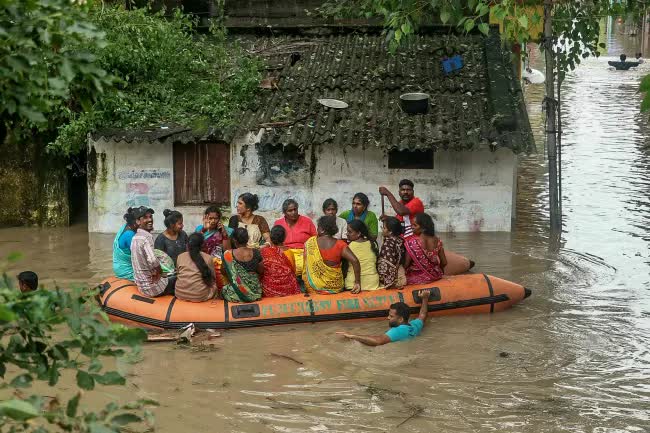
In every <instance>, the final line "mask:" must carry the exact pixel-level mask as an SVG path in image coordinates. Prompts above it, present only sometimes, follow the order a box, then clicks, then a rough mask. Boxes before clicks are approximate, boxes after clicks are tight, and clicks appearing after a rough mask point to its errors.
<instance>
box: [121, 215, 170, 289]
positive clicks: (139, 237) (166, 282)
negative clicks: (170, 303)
mask: <svg viewBox="0 0 650 433" xmlns="http://www.w3.org/2000/svg"><path fill="white" fill-rule="evenodd" d="M133 214H134V216H135V221H136V223H137V225H138V231H137V232H136V233H135V235H134V236H133V240H132V241H131V262H132V263H133V277H134V281H135V284H136V285H137V286H138V290H139V291H140V293H142V294H143V295H145V296H149V297H151V298H153V297H156V296H161V295H173V294H174V285H175V283H176V278H175V277H170V278H167V277H166V276H163V275H162V269H161V266H160V261H159V260H158V258H157V257H156V254H155V253H154V251H153V250H154V245H153V236H152V235H151V232H152V231H153V214H154V211H153V209H151V208H148V207H146V206H140V207H139V208H137V209H134V210H133Z"/></svg>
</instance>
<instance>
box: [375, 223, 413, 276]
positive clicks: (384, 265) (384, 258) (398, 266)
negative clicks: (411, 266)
mask: <svg viewBox="0 0 650 433" xmlns="http://www.w3.org/2000/svg"><path fill="white" fill-rule="evenodd" d="M403 233H404V227H403V226H402V223H401V222H400V220H398V219H397V218H395V217H386V218H384V229H383V232H382V234H383V236H384V243H383V244H382V245H381V249H380V250H379V259H378V260H377V272H378V273H379V284H380V285H381V286H382V287H384V288H386V289H394V288H401V287H404V286H405V285H406V275H405V273H404V260H405V256H406V249H405V248H404V239H402V234H403Z"/></svg>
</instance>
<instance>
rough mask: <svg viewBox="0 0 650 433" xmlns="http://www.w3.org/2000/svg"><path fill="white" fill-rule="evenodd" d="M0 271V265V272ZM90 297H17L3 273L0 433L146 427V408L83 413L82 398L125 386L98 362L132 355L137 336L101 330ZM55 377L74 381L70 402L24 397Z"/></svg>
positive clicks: (87, 293) (83, 292)
mask: <svg viewBox="0 0 650 433" xmlns="http://www.w3.org/2000/svg"><path fill="white" fill-rule="evenodd" d="M18 257H19V256H18V255H16V254H12V255H10V256H9V258H8V260H9V261H15V260H17V259H18ZM6 266H7V263H6V262H5V263H0V269H2V268H5V269H6ZM94 295H95V293H94V291H92V290H88V289H72V290H61V289H59V288H57V289H56V290H46V289H43V288H41V289H39V290H36V291H33V292H28V293H21V292H20V290H18V289H16V288H13V284H12V279H11V278H9V277H8V276H7V274H6V273H5V274H3V276H2V277H0V395H1V396H2V398H1V399H0V432H2V433H4V432H35V433H44V432H48V431H67V432H84V433H85V432H88V433H108V432H119V431H120V428H121V427H122V426H124V425H125V424H130V423H142V424H145V425H149V426H151V424H152V422H153V418H152V415H151V413H150V412H149V411H148V410H147V409H146V407H147V406H150V405H155V404H156V403H155V402H153V401H149V400H139V401H135V402H133V403H127V404H119V403H109V404H108V405H106V406H105V407H104V409H103V410H100V411H94V410H87V409H86V408H85V405H84V400H83V399H82V398H81V397H82V392H86V393H87V392H90V391H92V390H93V389H94V388H95V386H96V385H97V384H99V385H118V386H121V385H124V384H125V382H126V381H125V378H124V376H123V375H122V374H120V373H118V372H117V371H113V370H108V371H107V370H106V369H105V368H104V365H103V364H104V361H106V360H107V359H110V358H118V357H124V356H125V355H129V354H133V353H137V350H138V348H139V345H140V343H141V342H142V341H143V339H144V337H145V335H144V331H142V330H139V329H128V328H125V327H123V326H121V325H112V324H110V323H108V321H107V318H106V316H105V314H104V313H103V312H101V311H100V310H99V308H98V306H97V304H96V302H95V300H94ZM134 351H135V352H134ZM62 374H66V375H70V376H71V377H74V378H75V381H76V387H77V390H75V391H73V393H72V395H70V396H67V397H65V398H64V397H62V396H52V395H51V394H52V393H53V392H54V391H50V392H48V393H47V394H48V396H45V395H43V394H39V393H31V394H30V391H29V390H30V388H31V387H32V385H33V384H36V383H39V382H40V383H41V384H46V385H49V386H50V387H55V386H56V385H57V384H58V383H59V379H60V378H61V375H62ZM39 388H42V386H40V387H39ZM53 389H54V388H53Z"/></svg>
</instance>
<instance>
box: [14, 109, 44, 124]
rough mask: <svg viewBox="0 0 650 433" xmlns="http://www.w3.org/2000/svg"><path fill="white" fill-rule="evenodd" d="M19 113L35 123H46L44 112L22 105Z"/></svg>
mask: <svg viewBox="0 0 650 433" xmlns="http://www.w3.org/2000/svg"><path fill="white" fill-rule="evenodd" d="M18 113H19V114H20V115H22V116H25V117H26V118H27V119H29V120H30V121H32V122H34V123H45V122H46V119H45V116H44V115H43V113H42V112H40V111H36V110H34V109H33V108H32V107H29V106H26V105H21V106H19V107H18Z"/></svg>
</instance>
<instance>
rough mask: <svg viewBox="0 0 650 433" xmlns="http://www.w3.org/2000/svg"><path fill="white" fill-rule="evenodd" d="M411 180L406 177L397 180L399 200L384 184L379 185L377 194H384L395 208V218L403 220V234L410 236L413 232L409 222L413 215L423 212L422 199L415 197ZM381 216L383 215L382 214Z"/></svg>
mask: <svg viewBox="0 0 650 433" xmlns="http://www.w3.org/2000/svg"><path fill="white" fill-rule="evenodd" d="M413 187H414V185H413V182H411V181H410V180H408V179H402V180H401V181H400V182H399V196H400V198H401V200H400V201H397V199H396V198H395V196H394V195H393V193H392V192H390V191H389V190H388V188H386V187H385V186H380V187H379V194H381V195H385V196H386V197H388V201H390V205H391V206H392V207H393V209H394V210H395V213H396V214H397V219H399V220H400V221H403V222H404V236H405V237H406V236H410V235H411V234H413V230H412V228H411V222H412V221H413V218H415V215H417V214H419V213H423V212H424V204H423V203H422V200H420V199H419V198H418V197H415V193H414V191H413ZM382 216H383V215H382Z"/></svg>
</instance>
